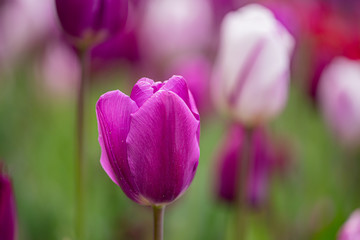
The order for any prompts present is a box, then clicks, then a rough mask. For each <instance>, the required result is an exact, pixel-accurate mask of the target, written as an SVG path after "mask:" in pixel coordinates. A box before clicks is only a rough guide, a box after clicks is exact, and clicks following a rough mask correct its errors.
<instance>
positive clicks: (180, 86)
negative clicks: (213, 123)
mask: <svg viewBox="0 0 360 240" xmlns="http://www.w3.org/2000/svg"><path fill="white" fill-rule="evenodd" d="M161 90H165V91H171V92H174V93H176V94H177V95H178V96H179V97H180V98H181V99H182V100H183V101H184V102H185V103H186V105H187V106H188V107H189V108H190V110H191V112H192V113H193V114H194V117H195V118H196V119H197V120H199V119H200V116H199V112H198V110H197V108H196V105H195V101H194V100H193V97H192V95H191V93H190V91H189V88H188V86H187V83H186V80H185V79H184V78H183V77H182V76H172V77H171V78H170V79H169V80H168V81H166V82H165V84H164V86H163V87H162V88H161Z"/></svg>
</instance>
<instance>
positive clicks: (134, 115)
mask: <svg viewBox="0 0 360 240" xmlns="http://www.w3.org/2000/svg"><path fill="white" fill-rule="evenodd" d="M96 114H97V119H98V129H99V143H100V146H101V151H102V155H101V160H100V162H101V165H102V167H103V168H104V170H105V172H106V173H107V174H108V175H109V177H110V178H111V179H112V180H113V181H114V182H115V183H116V184H117V185H119V186H120V187H121V188H122V190H123V191H124V193H125V194H126V195H127V196H128V197H129V198H130V199H132V200H133V201H135V202H137V203H139V204H142V205H163V204H168V203H171V202H173V201H175V200H176V199H177V198H179V197H180V196H181V195H182V194H183V193H184V192H185V191H186V189H187V188H188V187H189V185H190V183H191V182H192V179H193V177H194V175H195V172H196V168H197V165H198V160H199V154H200V149H199V134H200V120H199V114H198V112H197V109H196V106H195V104H194V100H193V98H192V95H191V93H190V92H189V90H188V87H187V85H186V81H185V80H184V78H182V77H180V76H173V77H171V78H170V79H169V80H168V81H165V82H163V83H162V82H154V81H153V80H150V79H147V78H142V79H140V80H139V81H138V82H137V83H136V84H135V86H134V88H133V90H132V92H131V95H130V97H129V96H127V95H125V94H123V93H122V92H120V91H112V92H108V93H106V94H104V95H102V96H101V97H100V99H99V100H98V102H97V104H96Z"/></svg>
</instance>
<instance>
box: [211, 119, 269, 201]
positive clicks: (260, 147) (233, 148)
mask: <svg viewBox="0 0 360 240" xmlns="http://www.w3.org/2000/svg"><path fill="white" fill-rule="evenodd" d="M243 138H244V132H243V129H242V128H241V127H240V126H238V125H234V126H232V127H231V129H230V130H229V132H228V135H227V136H226V140H225V142H224V144H223V145H222V149H221V152H220V154H219V156H218V159H217V163H218V168H217V169H218V170H219V172H218V182H217V188H216V193H217V195H218V197H219V198H220V199H222V200H224V201H226V202H230V203H233V202H235V201H236V193H237V187H238V186H239V183H237V181H238V180H239V179H241V178H240V177H239V176H238V170H239V166H238V164H239V163H240V161H239V159H240V157H241V156H242V151H243ZM250 158H251V159H250V166H249V172H248V176H247V183H246V184H247V189H246V200H247V203H248V204H249V205H250V206H253V207H259V206H261V205H262V204H263V203H264V201H265V200H266V197H267V187H268V181H269V175H270V170H271V166H270V164H271V154H270V151H269V144H268V142H267V139H266V137H265V134H264V130H263V129H261V128H258V129H257V130H255V131H254V133H253V135H252V140H251V154H250ZM240 160H241V159H240ZM241 161H242V160H241Z"/></svg>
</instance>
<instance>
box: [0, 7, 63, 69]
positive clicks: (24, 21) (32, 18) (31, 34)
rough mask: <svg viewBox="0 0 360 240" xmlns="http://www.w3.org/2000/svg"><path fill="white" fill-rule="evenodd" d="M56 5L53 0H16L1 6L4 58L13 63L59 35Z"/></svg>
mask: <svg viewBox="0 0 360 240" xmlns="http://www.w3.org/2000/svg"><path fill="white" fill-rule="evenodd" d="M55 26H56V17H55V5H54V2H53V1H49V0H13V1H7V2H5V3H4V5H3V6H2V8H1V9H0V61H1V63H0V64H1V65H6V64H7V65H9V64H12V63H13V62H14V61H16V60H18V59H19V58H20V57H22V58H24V54H27V53H29V52H31V51H32V50H33V49H34V48H36V47H38V46H39V45H41V43H42V42H44V41H45V40H46V39H47V38H48V37H50V36H52V35H56V30H55V29H56V28H55Z"/></svg>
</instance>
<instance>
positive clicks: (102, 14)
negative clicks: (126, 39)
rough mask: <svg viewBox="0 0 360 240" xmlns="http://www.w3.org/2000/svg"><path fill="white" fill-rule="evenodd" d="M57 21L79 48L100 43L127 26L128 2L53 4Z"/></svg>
mask: <svg viewBox="0 0 360 240" xmlns="http://www.w3.org/2000/svg"><path fill="white" fill-rule="evenodd" d="M56 9H57V13H58V17H59V21H60V23H61V25H62V27H63V29H64V31H65V33H66V34H67V35H68V36H69V37H70V38H71V39H72V40H73V43H75V44H76V45H77V46H79V47H87V46H89V45H91V44H94V43H100V42H102V41H104V40H105V39H107V38H108V37H110V36H113V35H114V34H116V33H117V32H118V31H120V30H121V29H122V28H123V27H124V26H125V23H126V19H127V14H128V0H100V1H99V0H77V1H73V0H56Z"/></svg>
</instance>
